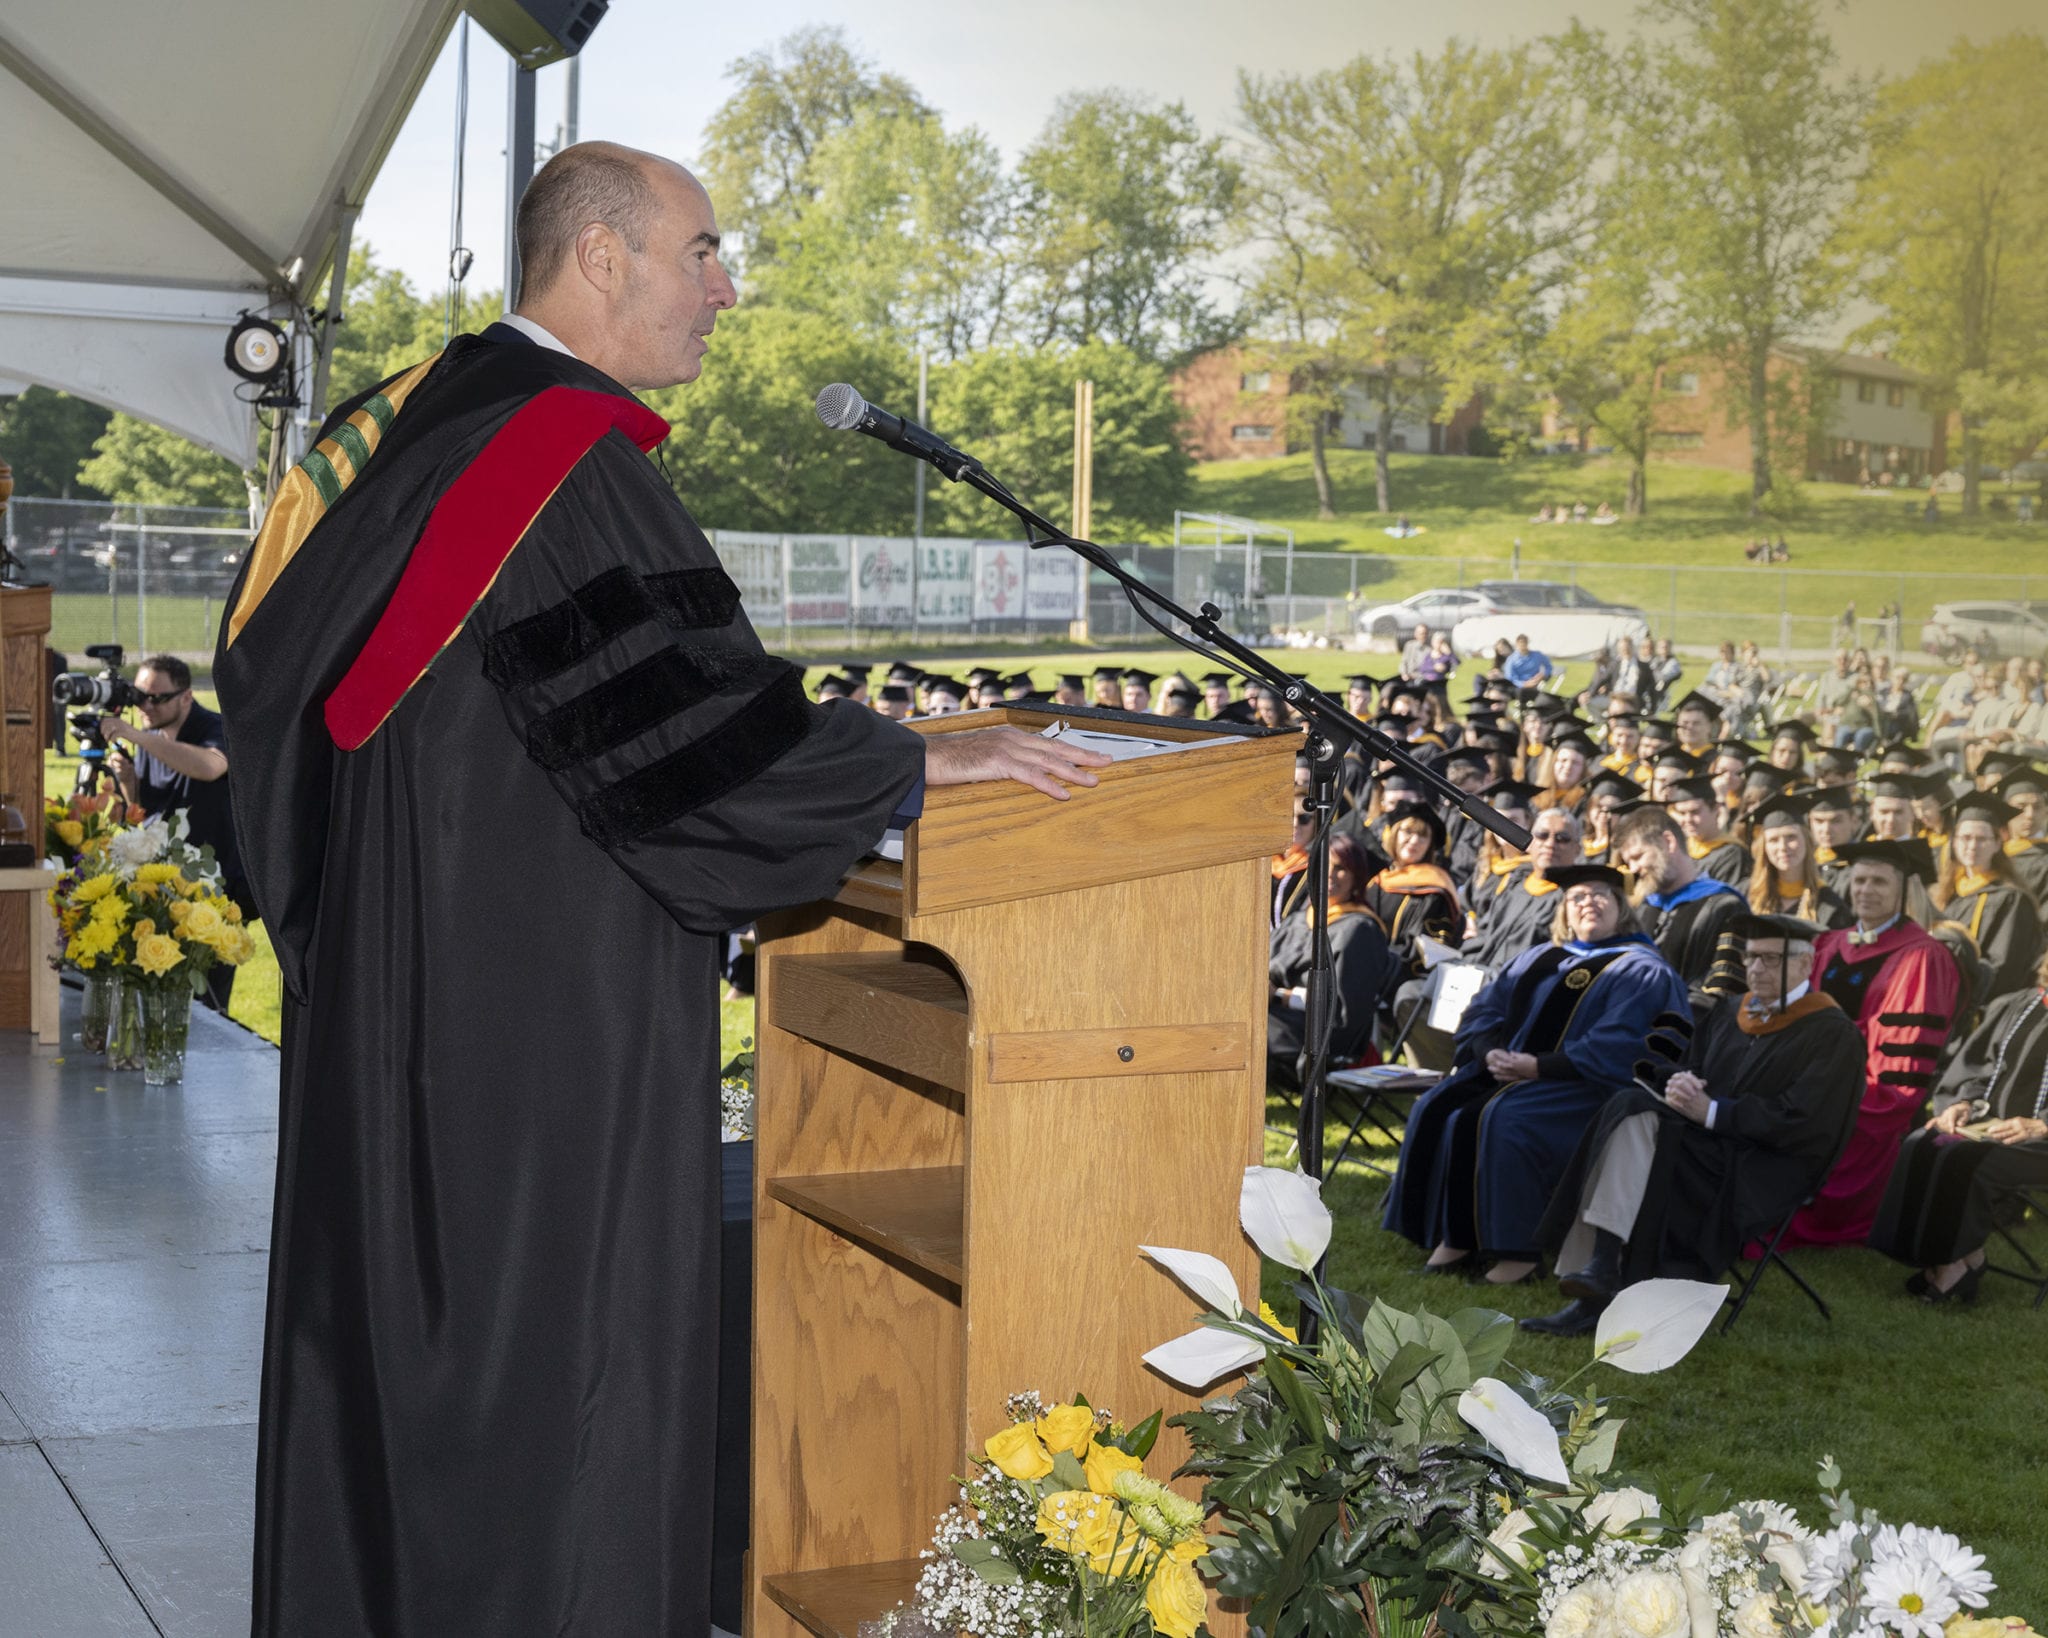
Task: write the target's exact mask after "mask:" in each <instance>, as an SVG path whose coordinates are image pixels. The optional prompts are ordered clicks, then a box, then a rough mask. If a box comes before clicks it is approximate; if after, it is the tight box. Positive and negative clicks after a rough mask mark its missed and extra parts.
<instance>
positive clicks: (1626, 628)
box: [1451, 608, 1650, 660]
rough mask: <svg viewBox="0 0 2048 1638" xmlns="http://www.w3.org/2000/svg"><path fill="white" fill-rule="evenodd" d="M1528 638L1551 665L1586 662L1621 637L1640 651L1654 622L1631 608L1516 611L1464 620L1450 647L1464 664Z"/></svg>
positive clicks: (1457, 627) (1453, 634) (1454, 633)
mask: <svg viewBox="0 0 2048 1638" xmlns="http://www.w3.org/2000/svg"><path fill="white" fill-rule="evenodd" d="M1524 634H1526V635H1527V636H1528V639H1529V646H1530V647H1531V648H1533V649H1537V650H1539V651H1541V652H1542V653H1544V654H1548V655H1549V656H1550V657H1551V658H1552V659H1553V660H1584V659H1588V658H1590V657H1591V656H1593V655H1595V654H1598V653H1599V652H1600V650H1602V649H1603V648H1609V647H1611V646H1613V645H1614V644H1615V643H1617V642H1619V641H1620V640H1621V639H1622V638H1624V637H1628V638H1632V639H1633V640H1634V641H1635V644H1636V647H1637V649H1638V651H1640V650H1641V649H1642V647H1643V645H1644V644H1646V643H1647V642H1649V640H1650V622H1649V621H1647V620H1645V619H1644V618H1643V617H1642V616H1641V615H1640V614H1634V613H1631V612H1630V611H1629V610H1627V609H1541V608H1529V609H1515V610H1512V611H1510V612H1509V613H1506V614H1483V615H1479V616H1477V617H1476V618H1474V619H1471V620H1460V621H1459V622H1458V624H1457V626H1456V627H1455V628H1454V629H1453V630H1452V632H1451V647H1452V648H1454V649H1456V650H1457V652H1458V657H1459V658H1460V659H1473V658H1475V657H1477V656H1480V655H1484V654H1491V653H1492V652H1493V645H1494V644H1495V643H1498V642H1508V643H1512V642H1514V640H1515V639H1516V638H1517V637H1519V636H1522V635H1524Z"/></svg>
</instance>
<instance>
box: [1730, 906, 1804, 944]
mask: <svg viewBox="0 0 2048 1638" xmlns="http://www.w3.org/2000/svg"><path fill="white" fill-rule="evenodd" d="M1728 930H1729V931H1730V932H1731V933H1733V934H1734V935H1735V936H1736V937H1737V938H1739V939H1742V940H1744V941H1745V942H1747V941H1748V940H1750V939H1757V938H1765V939H1769V938H1781V939H1783V940H1784V941H1785V942H1786V943H1788V944H1811V943H1812V942H1813V941H1814V940H1815V939H1817V938H1819V937H1820V935H1821V929H1820V928H1818V927H1816V926H1815V925H1814V924H1813V923H1812V922H1810V921H1802V920H1801V919H1800V918H1799V917H1797V916H1760V915H1758V914H1757V913H1756V912H1755V911H1754V910H1752V911H1749V912H1748V913H1747V914H1745V915H1740V916H1737V917H1735V918H1734V920H1733V921H1732V922H1730V924H1729V928H1728Z"/></svg>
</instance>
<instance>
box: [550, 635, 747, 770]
mask: <svg viewBox="0 0 2048 1638" xmlns="http://www.w3.org/2000/svg"><path fill="white" fill-rule="evenodd" d="M777 669H779V666H778V665H777V662H775V661H774V660H771V659H768V658H767V657H766V656H764V655H754V654H741V653H735V652H732V651H731V650H726V649H705V648H695V649H693V648H665V649H662V650H660V651H659V652H658V653H655V654H652V655H650V656H649V657H648V658H646V659H644V660H642V661H641V662H640V663H639V664H638V665H635V666H632V667H630V668H628V669H627V670H625V671H622V672H620V673H619V674H618V675H617V676H616V677H613V678H611V679H609V680H608V681H606V682H601V683H599V684H597V685H596V686H595V687H593V688H591V689H589V690H588V691H587V692H585V693H582V694H578V695H577V696H576V697H575V698H574V699H572V700H570V701H568V702H567V703H566V704H563V705H559V706H557V707H556V708H555V709H554V710H552V711H550V712H548V713H547V715H545V716H543V717H538V718H536V719H535V720H534V722H533V724H532V726H530V727H529V728H528V729H527V730H526V753H527V755H528V756H530V757H532V758H533V760H534V761H536V762H538V763H539V764H540V765H541V766H542V767H543V768H545V769H547V770H548V772H550V773H559V772H561V771H562V770H563V769H564V768H572V767H574V766H575V765H576V764H577V763H579V762H588V761H589V760H590V759H591V758H592V757H598V756H602V755H604V753H605V752H607V751H611V750H616V749H617V748H618V747H619V746H621V745H624V744H625V743H626V742H627V741H628V740H631V739H637V738H638V737H639V736H640V735H641V734H643V733H645V732H646V731H647V730H648V729H650V728H652V727H654V725H655V724H656V723H659V722H663V721H665V720H666V719H668V718H669V717H672V716H675V715H676V714H677V713H679V712H682V711H687V710H689V709H690V707H691V706H693V705H701V704H702V703H703V702H704V701H705V700H707V699H709V698H710V697H711V696H712V695H713V694H715V693H716V692H717V691H718V690H719V689H721V688H723V687H724V686H726V684H728V683H732V682H737V681H738V680H739V679H741V678H742V677H745V676H748V675H750V674H760V675H762V676H763V677H764V678H765V676H766V674H767V673H769V672H772V671H775V670H777Z"/></svg>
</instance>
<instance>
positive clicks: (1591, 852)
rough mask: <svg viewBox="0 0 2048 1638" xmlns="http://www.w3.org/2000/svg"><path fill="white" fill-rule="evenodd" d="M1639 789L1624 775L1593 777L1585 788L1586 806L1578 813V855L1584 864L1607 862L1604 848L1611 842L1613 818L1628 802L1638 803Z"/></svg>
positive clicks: (1601, 774) (1601, 773)
mask: <svg viewBox="0 0 2048 1638" xmlns="http://www.w3.org/2000/svg"><path fill="white" fill-rule="evenodd" d="M1642 794H1643V788H1642V786H1640V785H1638V784H1637V783H1636V782H1635V781H1634V780H1633V779H1631V778H1629V776H1628V775H1627V774H1621V773H1614V772H1612V771H1609V770H1603V771H1602V772H1600V773H1598V774H1595V775H1594V776H1593V780H1592V783H1591V784H1589V785H1587V787H1586V805H1585V807H1584V808H1583V809H1581V810H1580V816H1581V818H1582V820H1583V822H1584V827H1585V828H1584V830H1583V832H1582V833H1581V835H1580V838H1579V855H1580V857H1581V858H1583V859H1584V860H1585V861H1586V863H1587V864H1606V863H1608V862H1609V861H1608V849H1609V848H1610V847H1611V846H1612V845H1613V840H1614V835H1613V831H1614V815H1615V813H1616V811H1617V810H1618V809H1621V808H1624V807H1626V806H1628V804H1629V803H1631V802H1636V801H1640V800H1641V798H1642Z"/></svg>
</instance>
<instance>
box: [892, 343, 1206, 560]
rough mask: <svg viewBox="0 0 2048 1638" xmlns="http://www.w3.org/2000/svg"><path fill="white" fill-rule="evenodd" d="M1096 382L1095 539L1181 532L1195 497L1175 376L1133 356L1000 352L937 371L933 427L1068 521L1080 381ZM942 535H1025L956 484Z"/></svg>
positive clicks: (1033, 503)
mask: <svg viewBox="0 0 2048 1638" xmlns="http://www.w3.org/2000/svg"><path fill="white" fill-rule="evenodd" d="M1082 380H1086V381H1093V382H1094V383H1095V507H1094V517H1093V529H1094V534H1095V538H1096V539H1098V540H1105V541H1128V540H1139V539H1143V538H1145V537H1146V536H1148V535H1154V536H1156V535H1157V534H1158V533H1159V532H1160V531H1161V530H1163V529H1166V528H1168V527H1170V526H1171V524H1172V522H1173V513H1174V509H1175V508H1176V507H1181V506H1185V505H1186V504H1187V503H1188V499H1189V496H1190V493H1191V490H1192V487H1193V472H1194V462H1193V460H1192V459H1191V458H1190V457H1189V455H1188V453H1187V451H1186V450H1185V449H1184V448H1183V447H1182V444H1181V411H1180V405H1179V404H1178V403H1177V402H1176V401H1175V400H1174V396H1173V390H1172V382H1171V380H1170V378H1169V376H1168V374H1167V371H1166V369H1165V367H1164V366H1163V365H1161V364H1159V363H1157V362H1155V361H1153V360H1151V359H1148V358H1145V357H1142V356H1141V355H1139V354H1137V353H1135V352H1133V351H1132V350H1131V349H1129V348H1128V347H1119V346H1115V345H1113V344H1110V343H1107V342H1094V343H1092V344H1090V345H1088V346H1085V347H1072V348H1052V349H1046V350H1044V351H1039V352H1025V351H1023V350H1021V349H1017V348H997V349H994V350H992V351H989V352H983V353H977V354H975V355H974V356H973V357H970V358H964V359H961V360H960V361H959V362H957V363H954V364H949V365H947V366H946V367H945V368H944V369H942V370H938V371H935V372H934V373H933V376H932V426H933V429H934V430H935V431H937V432H939V433H940V435H941V436H943V437H945V438H946V439H948V440H949V441H950V442H952V443H954V444H957V445H958V446H959V447H960V448H962V449H966V450H971V451H972V452H973V453H974V454H975V455H977V456H979V457H980V458H981V460H982V461H983V463H984V464H985V465H986V466H987V467H988V469H989V470H990V471H991V472H993V473H994V474H995V475H996V476H997V477H998V478H1000V479H1002V481H1003V482H1004V483H1006V484H1008V485H1009V486H1010V488H1011V489H1012V490H1013V491H1015V493H1016V495H1017V497H1018V499H1020V500H1022V501H1023V502H1024V503H1025V505H1027V506H1029V507H1031V508H1032V509H1033V510H1035V511H1037V512H1040V513H1043V514H1044V515H1045V516H1047V517H1050V518H1064V517H1065V516H1066V515H1067V511H1068V507H1069V504H1070V501H1071V497H1072V494H1073V477H1074V383H1075V382H1076V381H1082ZM934 498H935V500H936V506H935V508H934V516H935V517H936V518H937V520H938V521H937V522H935V523H933V524H931V525H930V526H929V527H930V530H931V532H932V533H934V534H939V533H944V532H946V531H949V530H950V531H951V532H953V533H955V534H961V535H991V534H1001V533H1004V532H1006V531H1008V530H1012V529H1014V528H1015V527H1016V524H1015V522H1014V521H1013V520H1011V519H1010V517H1009V515H1008V514H1007V513H1005V512H1004V511H1002V509H1001V508H999V507H998V506H997V505H996V504H995V503H994V502H993V501H991V500H988V499H987V498H986V497H984V496H982V495H979V494H976V493H975V492H974V491H972V490H970V489H967V488H965V487H964V486H961V485H957V484H945V483H942V484H940V485H939V486H938V490H937V494H936V496H935V497H934Z"/></svg>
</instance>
